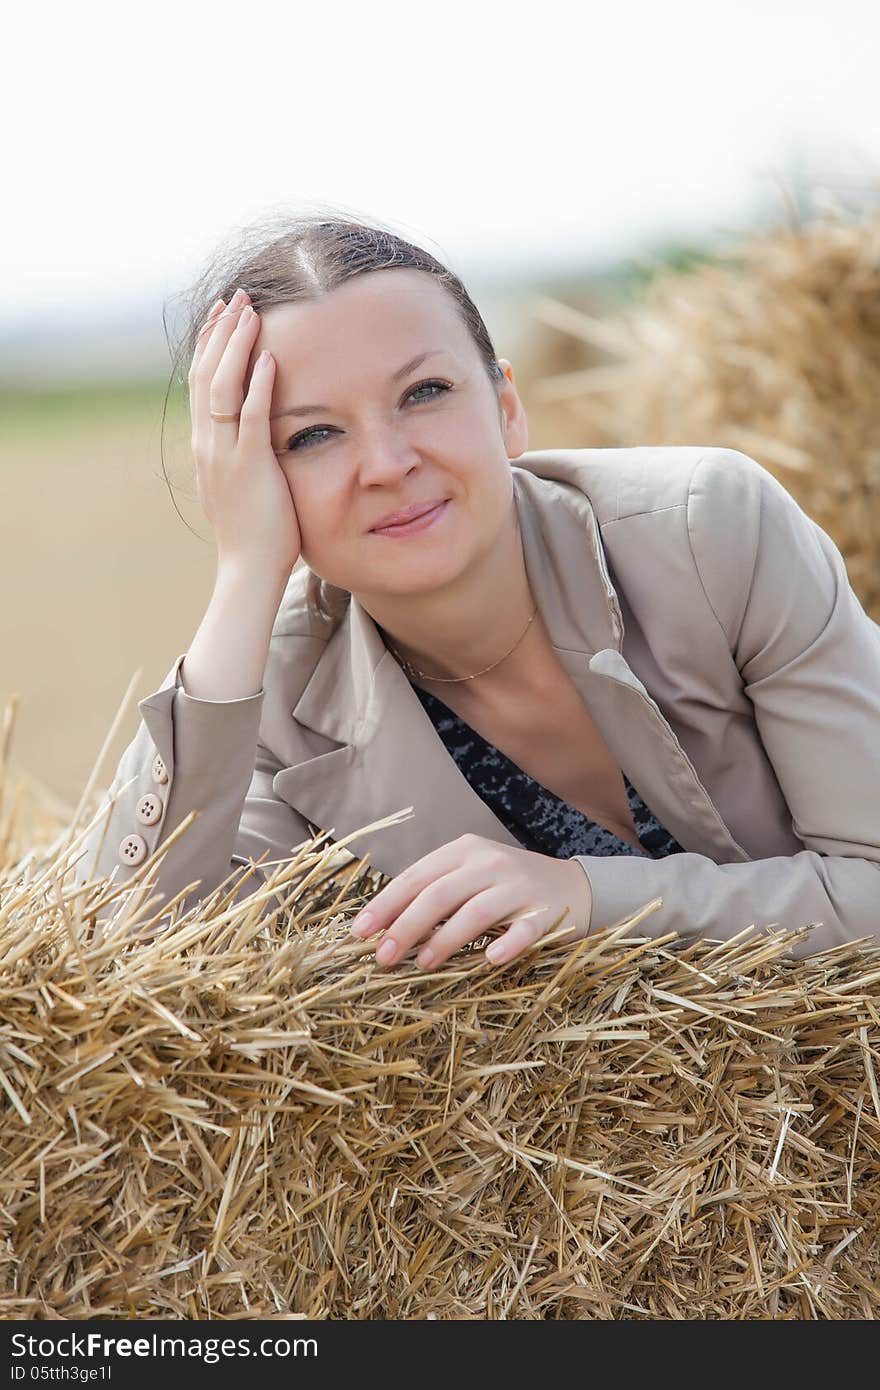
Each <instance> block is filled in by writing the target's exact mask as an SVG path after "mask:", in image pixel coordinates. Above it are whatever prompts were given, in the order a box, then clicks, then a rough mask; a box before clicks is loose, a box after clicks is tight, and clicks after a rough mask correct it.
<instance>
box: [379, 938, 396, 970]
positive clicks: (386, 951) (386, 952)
mask: <svg viewBox="0 0 880 1390" xmlns="http://www.w3.org/2000/svg"><path fill="white" fill-rule="evenodd" d="M396 950H397V942H396V941H383V942H382V945H381V946H380V947H379V949H378V951H377V952H376V960H377V961H378V963H379V965H385V964H387V962H388V961H389V960H393V959H394V954H395V952H396Z"/></svg>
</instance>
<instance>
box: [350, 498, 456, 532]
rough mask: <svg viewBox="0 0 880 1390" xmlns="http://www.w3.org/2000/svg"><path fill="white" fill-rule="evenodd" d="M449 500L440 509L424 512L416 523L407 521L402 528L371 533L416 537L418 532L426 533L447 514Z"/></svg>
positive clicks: (384, 527)
mask: <svg viewBox="0 0 880 1390" xmlns="http://www.w3.org/2000/svg"><path fill="white" fill-rule="evenodd" d="M449 500H450V499H449V498H448V497H447V499H446V501H445V502H441V503H440V505H439V507H432V509H431V511H429V512H423V513H422V515H421V516H417V517H416V519H415V521H407V522H405V523H404V524H403V525H402V526H383V527H381V529H376V530H373V531H371V532H370V534H371V535H373V536H414V535H415V534H416V532H417V531H426V530H427V529H428V527H429V526H433V524H434V522H435V521H438V520H439V519H440V517H441V516H443V514H444V513H445V511H446V509H447V508H448V506H449Z"/></svg>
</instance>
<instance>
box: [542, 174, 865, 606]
mask: <svg viewBox="0 0 880 1390" xmlns="http://www.w3.org/2000/svg"><path fill="white" fill-rule="evenodd" d="M791 221H792V225H789V226H783V227H779V228H775V229H773V230H771V231H769V232H767V233H755V234H752V235H745V236H743V237H742V239H741V240H740V242H739V243H735V244H733V245H732V246H730V247H729V248H728V249H727V250H724V251H721V252H718V253H716V254H713V255H711V256H710V257H709V259H708V260H707V261H706V262H705V263H703V264H698V265H696V266H694V267H692V268H689V269H686V270H684V271H681V272H679V271H677V270H673V269H663V270H661V271H659V272H658V273H657V275H656V276H655V277H654V279H653V280H652V282H651V283H650V285H649V287H648V288H647V290H646V291H645V292H644V294H643V295H642V296H641V297H639V298H638V299H637V300H636V301H635V302H634V303H633V304H631V305H627V306H626V307H625V308H623V309H622V310H618V311H617V312H614V313H609V314H606V315H603V316H600V317H597V316H594V315H592V314H590V313H585V312H583V311H581V310H579V309H578V308H575V307H572V306H570V305H567V304H562V303H559V302H557V301H556V300H554V299H550V298H539V299H537V300H536V301H535V302H534V306H533V307H534V312H535V316H536V318H537V319H538V320H539V321H540V323H541V324H542V325H545V326H553V327H555V328H556V329H558V330H561V331H562V332H563V333H564V334H565V335H566V336H567V339H568V340H569V341H571V342H579V343H580V344H581V352H582V361H581V363H580V364H579V365H578V366H577V367H575V368H573V369H572V370H568V371H562V372H560V371H557V370H555V364H552V363H550V364H548V367H549V370H546V371H544V372H539V373H538V377H539V379H537V380H535V381H533V382H530V384H529V387H528V390H527V399H528V400H529V402H531V401H532V399H534V401H535V403H536V405H537V407H538V408H539V409H540V410H543V411H544V412H545V413H546V412H548V411H553V412H554V420H555V426H554V430H555V432H554V435H553V438H552V439H551V440H550V441H549V443H550V444H557V443H558V441H559V438H560V437H563V436H564V438H565V442H566V445H567V446H568V447H572V448H575V447H584V446H590V447H597V446H609V445H610V446H614V447H626V446H630V445H641V444H711V445H713V446H720V447H723V448H730V449H739V450H741V451H742V452H744V453H747V454H750V455H751V457H752V458H755V459H757V461H758V462H759V463H761V464H763V466H764V467H765V468H767V469H768V470H769V471H770V472H772V473H774V474H775V475H776V476H777V477H778V478H779V480H780V482H781V483H782V484H783V486H784V487H786V488H787V489H788V491H789V492H791V494H792V496H793V497H795V498H796V500H797V501H798V502H799V503H800V505H801V506H802V507H803V508H804V510H805V511H806V512H807V513H808V515H809V516H811V517H812V518H813V519H814V520H815V521H817V522H818V523H819V525H820V526H821V527H822V528H823V530H825V531H827V532H828V534H829V535H830V536H831V537H832V539H833V540H834V541H835V543H836V544H837V545H838V547H839V548H840V550H841V552H842V554H843V555H844V558H845V559H846V562H847V568H848V570H849V575H850V581H851V583H852V586H853V588H854V589H855V591H856V593H857V594H858V596H859V598H860V600H861V602H862V605H863V606H864V608H865V610H866V611H867V612H868V613H869V614H870V615H871V617H873V618H874V620H875V621H880V565H878V557H880V407H878V401H880V216H878V215H877V214H876V213H873V214H871V215H866V216H864V217H863V218H861V219H860V220H850V219H848V218H847V216H846V214H845V213H843V212H842V211H841V210H840V209H839V208H837V207H836V206H835V204H834V202H833V200H828V201H827V202H826V206H825V207H824V208H823V209H822V210H821V211H820V214H819V215H818V216H817V217H816V218H815V220H814V221H813V222H812V223H810V224H808V225H802V224H801V223H799V222H798V220H797V218H792V220H791ZM536 367H537V363H535V364H533V365H532V368H531V371H532V375H533V376H534V375H535V372H536ZM535 447H540V446H537V445H536V446H535Z"/></svg>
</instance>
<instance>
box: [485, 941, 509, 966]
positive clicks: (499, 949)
mask: <svg viewBox="0 0 880 1390" xmlns="http://www.w3.org/2000/svg"><path fill="white" fill-rule="evenodd" d="M486 955H487V956H488V957H489V960H493V961H497V960H504V955H505V951H504V946H503V944H502V942H500V941H493V942H492V945H491V946H487V947H486Z"/></svg>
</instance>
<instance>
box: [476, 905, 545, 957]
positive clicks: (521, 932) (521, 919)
mask: <svg viewBox="0 0 880 1390" xmlns="http://www.w3.org/2000/svg"><path fill="white" fill-rule="evenodd" d="M551 925H552V922H551V918H550V915H549V909H548V908H535V909H533V912H532V914H531V915H529V916H528V917H527V916H526V914H525V913H519V914H518V915H517V917H516V918H515V920H514V921H513V922H512V923H511V925H510V927H509V928H508V929H507V931H506V932H503V933H502V935H501V936H499V937H496V939H495V940H494V941H493V942H491V944H490V945H488V946H487V947H486V959H487V960H488V961H489V963H490V964H491V965H503V964H506V962H507V961H511V960H515V959H516V957H517V956H520V955H522V953H523V951H525V950H526V948H527V947H529V946H533V945H534V943H535V942H536V941H539V940H540V939H541V937H542V936H546V935H547V933H548V931H549V930H550V927H551Z"/></svg>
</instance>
